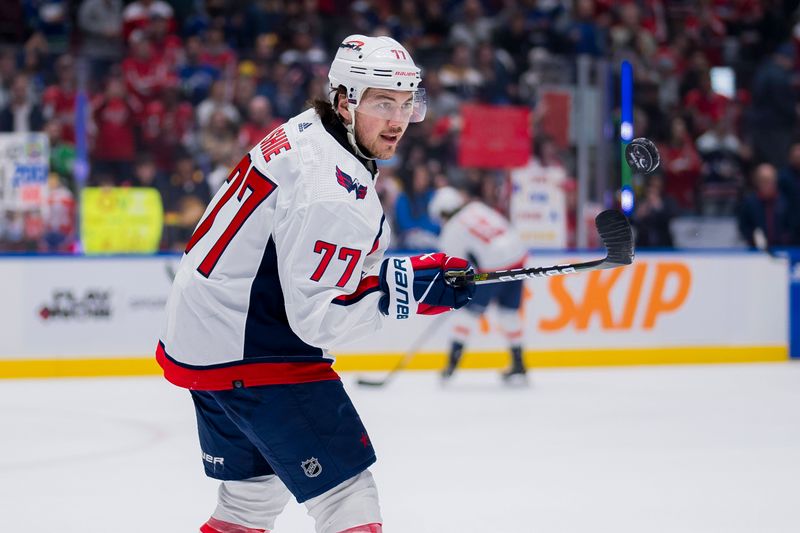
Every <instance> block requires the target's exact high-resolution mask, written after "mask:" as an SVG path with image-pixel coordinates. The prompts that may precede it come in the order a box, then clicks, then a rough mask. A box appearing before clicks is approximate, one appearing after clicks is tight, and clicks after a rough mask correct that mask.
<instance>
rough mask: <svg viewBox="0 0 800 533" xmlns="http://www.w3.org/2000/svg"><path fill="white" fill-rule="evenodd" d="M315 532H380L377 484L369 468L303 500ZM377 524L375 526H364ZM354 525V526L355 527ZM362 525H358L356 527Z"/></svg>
mask: <svg viewBox="0 0 800 533" xmlns="http://www.w3.org/2000/svg"><path fill="white" fill-rule="evenodd" d="M305 505H306V508H307V509H308V514H309V515H310V516H311V517H312V518H313V519H314V521H315V522H316V529H317V533H344V532H349V533H380V531H381V530H380V524H381V523H382V522H383V520H382V519H381V510H380V505H379V503H378V488H377V487H376V486H375V480H374V479H373V478H372V474H371V473H370V471H369V470H364V471H363V472H361V473H360V474H358V475H357V476H355V477H351V478H350V479H348V480H346V481H343V482H342V483H339V484H338V485H336V486H335V487H334V488H332V489H331V490H329V491H327V492H324V493H322V494H320V495H319V496H317V497H316V498H311V499H310V500H308V501H306V502H305ZM374 525H378V529H377V530H375V529H374V528H373V529H364V528H366V527H373V526H374ZM354 528H356V529H354ZM357 528H361V529H357Z"/></svg>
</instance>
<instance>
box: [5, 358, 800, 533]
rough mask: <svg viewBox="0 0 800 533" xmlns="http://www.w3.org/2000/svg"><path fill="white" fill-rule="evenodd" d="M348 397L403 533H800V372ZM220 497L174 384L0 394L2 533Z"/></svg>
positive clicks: (386, 503) (60, 528) (611, 373)
mask: <svg viewBox="0 0 800 533" xmlns="http://www.w3.org/2000/svg"><path fill="white" fill-rule="evenodd" d="M344 379H345V381H346V383H347V385H348V389H349V390H350V392H351V393H352V396H353V399H354V401H355V404H356V406H357V407H358V409H359V411H360V412H361V415H362V417H363V419H364V421H365V423H366V425H367V428H368V429H369V431H370V436H371V437H372V440H373V443H374V445H375V447H376V449H377V452H378V463H377V465H376V466H375V467H374V470H373V471H374V472H375V476H376V478H377V481H378V483H379V487H380V491H381V498H382V505H383V512H384V519H385V525H384V529H385V531H386V532H387V533H397V532H415V533H424V532H427V533H451V532H452V533H538V532H541V533H590V532H591V533H602V532H609V533H611V532H613V533H625V532H630V533H658V532H669V533H717V532H718V533H745V532H746V533H769V532H776V533H777V532H781V533H796V532H800V365H797V364H789V363H785V364H767V365H727V366H721V365H720V366H687V367H645V368H616V369H581V370H546V371H538V372H535V374H534V375H533V380H532V383H533V386H532V387H530V388H528V389H524V390H509V389H504V388H503V387H501V386H500V385H499V383H498V381H499V380H498V378H497V376H496V374H495V373H489V372H469V373H462V374H460V375H457V377H456V379H455V381H454V382H453V383H452V385H451V386H449V387H447V388H442V387H440V386H439V384H438V381H437V379H436V378H435V376H434V375H433V374H432V373H415V374H404V375H402V376H400V377H399V379H397V381H395V382H393V383H391V384H390V385H389V386H388V387H387V388H385V389H363V388H358V387H357V386H356V385H355V383H354V376H353V375H352V374H349V375H346V376H345V378H344ZM216 485H217V483H216V482H215V481H213V480H210V479H207V478H205V477H204V475H203V469H202V465H201V461H200V452H199V449H198V444H197V436H196V432H195V426H194V415H193V409H192V404H191V401H190V399H189V396H188V394H187V393H186V392H185V391H183V390H180V389H177V388H174V387H172V386H170V385H169V384H167V383H166V382H165V381H163V380H162V379H159V378H127V379H69V380H55V381H35V380H34V381H28V380H26V381H0V532H2V533H7V532H15V533H16V532H25V533H38V532H41V533H45V532H48V533H49V532H58V533H90V532H91V533H94V532H96V533H143V532H159V533H160V532H164V533H179V532H180V533H182V532H186V533H194V532H196V531H197V528H198V526H199V525H200V524H201V523H202V522H204V521H205V520H206V518H207V517H208V515H209V514H210V513H211V511H212V510H213V508H214V502H215V496H216V494H215V491H216ZM276 531H277V532H278V533H282V532H287V533H302V532H312V531H313V524H312V522H311V520H310V519H309V518H307V517H306V516H305V514H304V508H303V507H302V506H299V505H297V504H296V503H295V502H294V501H292V502H291V503H290V504H289V506H288V507H287V510H286V511H285V512H284V514H283V515H282V516H281V517H280V518H279V521H278V523H277V527H276Z"/></svg>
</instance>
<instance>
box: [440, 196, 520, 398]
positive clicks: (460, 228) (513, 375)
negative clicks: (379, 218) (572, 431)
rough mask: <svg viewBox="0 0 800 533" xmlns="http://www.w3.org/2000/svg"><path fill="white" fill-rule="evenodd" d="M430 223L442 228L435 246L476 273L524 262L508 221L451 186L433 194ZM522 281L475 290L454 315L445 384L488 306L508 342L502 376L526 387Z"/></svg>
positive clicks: (443, 375) (493, 284)
mask: <svg viewBox="0 0 800 533" xmlns="http://www.w3.org/2000/svg"><path fill="white" fill-rule="evenodd" d="M429 211H430V215H431V218H433V219H434V220H435V221H438V222H439V223H440V224H441V225H442V231H441V233H440V235H439V247H440V248H441V249H442V250H444V251H445V252H446V253H448V254H454V255H456V256H458V257H466V258H468V259H469V261H470V262H471V263H472V265H473V266H474V267H475V269H476V270H477V271H478V272H489V271H495V270H507V269H511V268H522V267H523V266H524V263H525V257H526V255H527V254H526V249H525V245H524V244H523V243H522V241H521V240H520V239H519V237H518V236H517V234H516V233H515V231H514V229H513V228H512V227H511V224H510V223H509V221H508V220H507V219H506V218H505V217H504V216H503V215H501V214H500V213H498V212H497V211H495V210H494V209H492V208H490V207H489V206H487V205H486V204H484V203H483V202H481V201H479V200H475V199H472V200H470V199H468V198H467V197H466V196H465V195H464V193H462V192H461V191H459V190H457V189H455V188H453V187H442V188H440V189H438V190H437V191H436V193H435V194H434V196H433V198H432V199H431V203H430V204H429ZM523 288H524V285H523V281H521V280H520V281H511V282H504V283H491V284H486V285H481V286H479V287H477V290H476V291H475V295H474V297H473V299H472V302H470V304H469V305H468V306H467V307H466V308H465V309H464V310H463V311H461V312H459V313H456V314H455V315H454V316H453V318H452V320H451V322H452V323H453V341H452V344H451V347H450V355H449V358H448V361H447V367H446V368H445V369H444V371H443V372H442V377H443V378H444V379H445V380H447V379H449V378H450V377H451V376H452V375H453V372H454V371H455V369H456V367H457V366H458V363H459V361H460V360H461V355H462V353H463V352H464V346H465V344H466V343H467V340H469V336H470V334H471V333H472V331H473V330H474V329H475V326H476V325H477V324H478V320H479V318H480V316H481V315H482V314H483V313H484V312H485V311H486V308H487V307H488V305H489V304H490V303H491V302H495V303H496V304H497V308H498V322H499V325H500V329H501V330H502V331H503V333H504V334H505V336H506V339H507V340H508V344H509V348H510V351H511V367H510V368H509V369H508V370H506V371H505V372H503V374H502V377H503V379H504V380H505V381H506V382H508V383H520V384H521V383H525V382H526V380H527V378H526V374H525V372H526V369H525V363H524V361H523V359H522V317H521V315H520V307H521V305H522V292H523Z"/></svg>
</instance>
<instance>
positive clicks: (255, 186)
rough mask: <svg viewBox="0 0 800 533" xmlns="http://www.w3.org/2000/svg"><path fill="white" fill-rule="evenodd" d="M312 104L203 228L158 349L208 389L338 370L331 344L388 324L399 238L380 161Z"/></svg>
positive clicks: (270, 139)
mask: <svg viewBox="0 0 800 533" xmlns="http://www.w3.org/2000/svg"><path fill="white" fill-rule="evenodd" d="M344 131H345V130H344V128H343V127H342V126H341V125H340V124H335V125H334V124H323V122H322V120H321V119H320V117H319V116H318V115H317V114H316V112H315V111H314V110H313V109H309V110H308V111H305V112H304V113H302V114H300V115H298V116H296V117H294V118H292V119H291V120H289V121H288V122H287V123H286V124H284V125H283V126H281V127H279V128H277V129H276V130H274V131H273V132H271V133H270V134H269V135H267V136H266V137H265V138H264V139H263V140H262V141H261V142H260V143H259V144H258V145H257V146H255V147H254V148H253V149H252V150H251V151H250V152H249V153H248V154H246V155H245V157H244V159H242V161H241V162H240V163H239V165H238V166H237V167H236V168H235V169H234V170H233V171H232V172H231V174H230V176H229V177H228V179H227V180H226V182H225V183H223V184H222V187H221V188H220V190H219V191H218V192H217V193H216V195H215V196H214V198H213V199H212V201H211V203H210V204H209V206H208V208H207V209H206V212H205V214H204V215H203V218H202V219H201V221H200V223H199V224H198V226H197V228H196V229H195V232H194V234H193V235H192V237H191V239H190V241H189V243H188V244H187V246H186V252H185V254H184V256H183V259H182V261H181V264H180V268H179V269H178V271H177V274H176V276H175V280H174V282H173V286H172V292H171V293H170V296H169V299H168V301H167V306H166V323H165V325H164V327H163V330H162V333H161V338H160V342H159V345H158V349H157V359H158V361H159V363H160V364H161V366H162V368H163V369H164V373H165V376H166V377H167V379H168V380H170V381H171V382H173V383H175V384H176V385H179V386H182V387H186V388H190V389H199V390H220V389H229V388H235V387H242V386H254V385H265V384H278V383H301V382H308V381H320V380H325V379H337V375H336V373H335V372H334V371H333V369H332V368H331V363H332V357H331V356H329V355H328V353H327V348H328V347H329V346H331V345H332V344H333V343H335V342H337V341H341V340H344V339H348V340H349V339H352V338H354V337H357V336H360V335H363V334H366V333H369V332H371V331H374V330H375V329H377V328H379V327H380V325H381V323H382V320H383V315H381V313H380V311H379V310H378V300H379V298H380V296H381V292H380V290H379V283H378V277H377V273H378V270H379V268H380V263H381V260H382V258H383V253H384V251H385V250H386V247H387V245H388V242H389V238H390V229H389V225H388V224H387V223H386V220H385V217H384V215H383V208H382V207H381V204H380V201H379V199H378V195H377V193H376V192H375V186H374V185H375V183H374V180H375V178H376V176H377V171H374V172H373V171H372V170H370V169H368V168H367V167H368V166H370V168H371V169H374V168H375V167H374V162H371V161H370V162H367V161H366V160H362V159H359V158H357V157H356V156H355V155H354V153H353V151H352V149H350V147H349V145H348V144H347V141H346V139H345V137H344V135H345V134H344Z"/></svg>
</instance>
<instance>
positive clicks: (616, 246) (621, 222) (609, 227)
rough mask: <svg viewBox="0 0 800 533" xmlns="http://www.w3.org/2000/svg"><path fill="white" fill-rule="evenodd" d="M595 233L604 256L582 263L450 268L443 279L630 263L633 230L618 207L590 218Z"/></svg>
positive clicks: (478, 279)
mask: <svg viewBox="0 0 800 533" xmlns="http://www.w3.org/2000/svg"><path fill="white" fill-rule="evenodd" d="M594 223H595V226H596V227H597V233H599V234H600V238H601V239H602V240H603V244H604V245H605V247H606V256H605V257H604V258H603V259H597V260H595V261H587V262H585V263H571V264H567V265H554V266H541V267H531V268H515V269H513V270H498V271H497V272H483V273H481V274H474V273H471V272H464V271H461V272H450V273H448V274H447V280H448V282H450V283H451V284H453V285H461V284H464V283H475V284H476V285H483V284H484V283H499V282H501V281H515V280H521V279H527V278H549V277H552V276H563V275H564V274H577V273H578V272H591V271H592V270H604V269H606V268H616V267H620V266H625V265H630V264H631V263H633V255H634V250H633V230H632V229H631V225H630V223H629V222H628V219H627V218H625V215H623V214H622V213H621V212H620V211H617V210H614V209H608V210H606V211H603V212H602V213H600V214H599V215H597V217H595V219H594Z"/></svg>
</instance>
